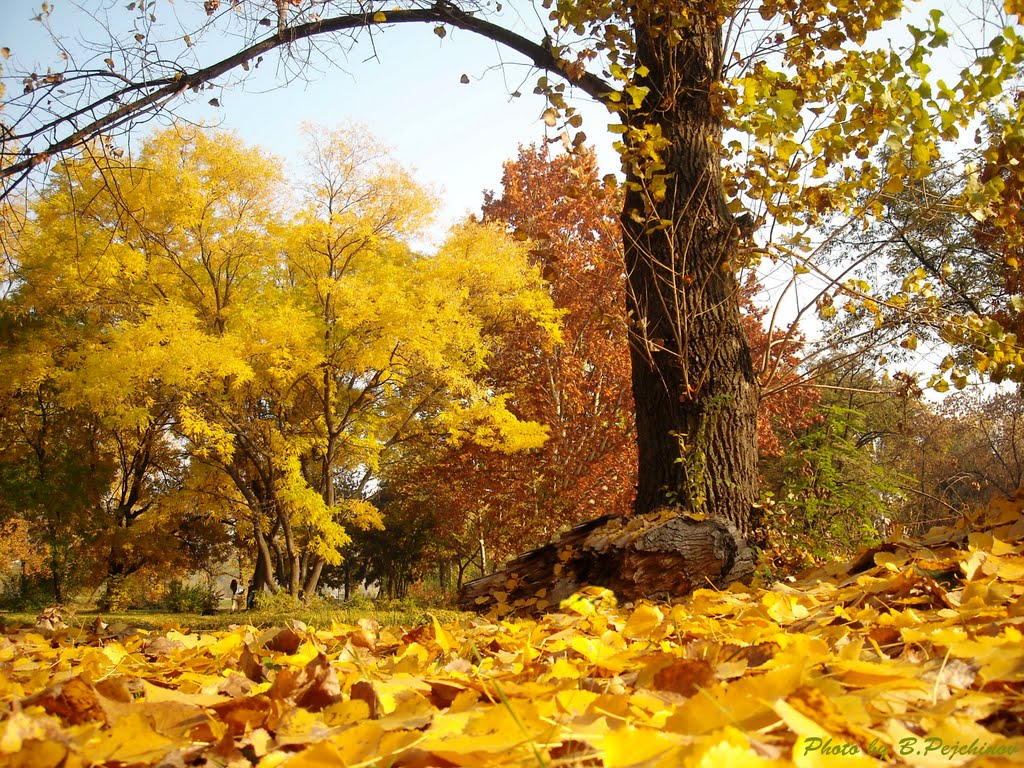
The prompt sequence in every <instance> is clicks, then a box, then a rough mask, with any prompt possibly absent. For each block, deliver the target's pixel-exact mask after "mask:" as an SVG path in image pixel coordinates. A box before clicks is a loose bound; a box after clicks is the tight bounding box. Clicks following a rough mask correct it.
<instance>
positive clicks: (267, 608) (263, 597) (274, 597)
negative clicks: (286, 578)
mask: <svg viewBox="0 0 1024 768" xmlns="http://www.w3.org/2000/svg"><path fill="white" fill-rule="evenodd" d="M301 605H302V603H301V602H300V601H299V600H297V599H296V598H295V597H293V596H292V595H291V594H290V593H289V592H287V591H285V590H281V591H279V592H270V591H267V590H263V589H261V590H260V591H259V592H257V593H256V598H255V600H254V601H253V608H254V609H255V610H256V611H257V612H258V613H267V614H282V613H283V614H288V613H289V612H292V611H295V610H296V609H297V608H299V607H300V606H301Z"/></svg>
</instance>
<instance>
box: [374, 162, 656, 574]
mask: <svg viewBox="0 0 1024 768" xmlns="http://www.w3.org/2000/svg"><path fill="white" fill-rule="evenodd" d="M617 202H618V201H617V191H616V189H615V188H614V187H612V186H610V185H609V184H607V183H606V182H602V181H601V179H600V176H599V175H598V171H597V163H596V159H595V157H594V155H593V153H592V152H589V151H584V150H581V151H579V152H577V153H575V154H565V153H563V154H559V155H553V154H551V153H550V152H549V151H548V150H547V149H546V148H544V147H538V146H533V147H525V148H520V152H519V156H518V157H517V158H516V159H515V160H514V161H509V162H507V163H506V164H505V167H504V172H503V175H502V185H501V188H500V190H498V191H497V192H493V193H487V194H486V195H485V202H484V206H483V213H484V219H485V221H489V222H493V223H496V224H499V225H501V226H503V227H504V228H506V229H507V230H508V231H509V232H510V233H512V234H513V236H514V237H515V238H518V239H520V240H522V241H524V242H527V243H528V244H529V245H530V246H531V250H530V251H529V255H530V261H531V263H533V264H534V265H535V266H536V268H537V269H539V270H540V272H541V274H542V275H544V276H545V279H546V284H547V289H548V291H549V292H550V294H551V297H552V300H553V302H554V305H555V307H556V308H557V310H558V312H559V314H560V321H561V332H560V337H559V339H558V340H557V341H555V342H554V343H552V341H551V340H550V339H547V338H545V332H544V329H543V328H540V327H537V326H536V325H532V326H531V325H530V324H520V326H519V327H517V328H516V329H515V330H514V331H513V332H510V333H507V334H505V335H504V336H503V337H502V340H501V343H500V344H499V345H497V346H496V348H495V350H494V353H493V355H492V356H491V357H490V359H489V360H488V364H487V371H486V380H487V382H488V386H491V387H493V388H494V389H496V390H499V391H507V392H511V393H512V395H513V400H514V408H515V412H516V414H517V415H518V416H519V417H520V418H523V419H527V420H529V421H535V422H538V423H541V424H544V425H546V426H547V427H548V439H547V440H546V441H545V443H544V444H543V445H542V446H540V447H538V448H535V449H533V450H530V451H515V452H510V451H507V450H502V449H496V448H493V447H487V446H482V445H459V446H452V445H451V444H450V442H448V441H442V442H440V443H437V442H431V443H427V444H424V445H422V446H420V447H419V448H418V449H417V450H410V451H406V452H405V453H404V454H403V455H402V457H401V459H400V460H399V461H395V462H392V464H391V466H390V468H389V470H388V472H387V480H386V482H387V487H388V491H389V498H390V502H389V504H390V506H392V507H393V508H396V509H398V508H400V509H401V513H400V514H404V516H405V517H406V518H411V517H413V516H414V515H415V514H416V513H417V512H418V514H419V515H420V516H422V517H424V518H429V519H433V520H435V521H436V531H437V535H436V540H437V544H438V546H439V547H440V548H442V549H443V551H444V552H445V553H447V555H446V557H447V559H450V560H451V561H453V562H455V563H456V564H457V566H458V570H459V574H460V576H459V578H458V579H457V582H458V584H459V585H460V586H461V583H462V578H461V577H462V575H463V574H464V573H465V568H466V565H467V563H468V562H469V561H475V562H476V563H477V565H478V567H479V568H480V570H481V572H487V571H489V570H491V569H492V568H493V567H494V566H495V565H496V564H498V563H500V562H502V561H503V560H505V559H507V558H508V557H510V556H512V555H514V554H516V553H517V552H519V551H521V550H522V548H523V547H524V545H525V546H532V545H536V544H540V543H543V542H544V541H546V540H547V539H549V538H550V537H551V536H552V535H553V534H554V533H555V532H557V531H558V530H560V529H562V528H564V527H566V526H568V525H573V524H576V523H578V522H580V521H582V520H585V519H587V518H589V517H592V516H593V515H594V512H595V510H601V511H602V512H606V513H616V514H626V513H628V512H629V511H630V509H631V508H632V505H633V495H634V493H635V482H636V481H635V466H636V456H635V451H636V449H635V443H634V440H633V414H632V410H633V409H632V397H631V392H630V381H629V358H628V348H627V345H626V326H625V321H624V318H623V316H622V308H623V307H624V294H625V281H624V279H623V276H622V263H621V247H622V246H621V238H620V236H619V232H620V230H619V225H618V221H617V218H616V214H615V210H616V207H617ZM396 514H399V513H397V512H396ZM383 535H384V536H385V537H386V536H387V535H388V534H387V532H385V533H384V534H383ZM439 554H440V553H439Z"/></svg>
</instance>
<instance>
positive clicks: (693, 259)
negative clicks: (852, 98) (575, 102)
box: [622, 13, 758, 534]
mask: <svg viewBox="0 0 1024 768" xmlns="http://www.w3.org/2000/svg"><path fill="white" fill-rule="evenodd" d="M709 16H710V17H711V18H709ZM713 16H714V14H707V13H693V14H691V15H690V18H689V20H687V21H682V20H679V19H676V21H678V22H679V23H680V25H681V26H679V27H678V28H676V29H671V26H672V24H670V21H671V19H670V20H668V21H667V20H666V19H665V17H664V16H662V17H660V18H657V19H650V18H645V17H638V18H637V19H636V23H635V29H636V44H637V66H638V68H640V67H641V66H643V67H646V68H647V69H648V73H647V75H646V76H645V77H638V78H637V85H640V86H646V87H647V88H649V89H650V92H649V93H648V94H647V96H646V98H645V99H644V101H643V106H642V107H641V108H640V109H637V110H631V111H629V112H628V113H627V117H626V123H627V125H628V126H629V128H630V129H631V131H634V133H633V135H630V134H629V133H627V135H626V145H627V154H626V163H627V169H626V170H627V193H626V197H625V205H624V209H623V215H622V226H623V233H624V238H623V239H624V247H625V260H626V272H627V279H628V289H629V290H628V309H629V312H630V318H629V319H630V327H631V354H632V364H633V396H634V399H635V401H636V431H637V441H638V444H639V484H638V489H637V501H636V511H637V512H640V513H643V512H648V511H650V510H652V509H655V508H657V507H660V506H663V505H665V504H666V503H669V504H675V505H679V506H682V507H685V508H688V509H690V510H692V511H694V512H698V513H705V512H706V513H707V514H710V515H712V516H714V517H719V518H722V519H725V520H728V521H729V522H731V523H732V524H733V525H735V527H736V528H737V529H738V530H739V531H740V532H741V533H744V534H746V533H748V532H749V523H750V513H751V508H752V505H753V503H754V502H755V501H756V499H757V427H756V416H757V400H758V386H757V380H756V378H755V375H754V370H753V365H752V362H751V358H750V350H749V348H748V346H747V341H746V338H745V336H744V334H743V329H742V326H741V324H740V314H739V286H738V283H737V280H736V277H735V268H736V265H735V256H736V250H737V239H738V237H739V234H740V233H739V229H738V227H737V225H736V223H735V220H734V218H733V217H732V215H731V214H730V213H729V211H728V208H727V206H726V201H725V195H724V193H723V190H722V172H721V157H720V147H721V146H722V128H721V124H720V122H719V119H718V117H717V116H716V112H715V109H714V108H713V104H712V101H713V98H714V95H713V86H714V84H715V83H716V82H717V81H718V80H719V77H720V72H721V69H722V43H721V28H720V24H719V23H718V22H717V21H715V19H714V18H713ZM676 35H678V38H676V37H675V36H676ZM641 71H643V70H641ZM652 128H653V130H652ZM659 130H660V136H661V139H662V141H661V142H660V146H659V142H658V140H657V139H656V138H651V137H652V136H656V135H657V133H658V132H659ZM641 131H642V133H641ZM650 151H653V152H655V153H656V155H657V157H658V158H659V161H660V163H662V164H663V165H664V168H659V167H658V166H657V165H655V164H654V162H652V161H651V160H650V158H649V154H650ZM658 222H661V224H660V225H659V224H658Z"/></svg>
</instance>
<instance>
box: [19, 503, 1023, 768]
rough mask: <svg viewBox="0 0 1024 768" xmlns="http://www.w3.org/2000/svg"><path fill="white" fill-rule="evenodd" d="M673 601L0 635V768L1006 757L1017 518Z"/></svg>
mask: <svg viewBox="0 0 1024 768" xmlns="http://www.w3.org/2000/svg"><path fill="white" fill-rule="evenodd" d="M969 522H970V525H969V528H964V527H961V528H958V529H946V530H937V531H934V532H933V533H932V534H930V535H929V536H928V537H926V538H925V540H924V541H920V542H909V541H899V542H892V543H889V544H886V545H885V546H884V547H882V548H880V549H878V550H875V551H872V552H868V553H865V554H864V555H863V556H862V557H860V558H859V559H858V560H857V561H855V562H853V563H847V564H844V565H842V566H840V565H836V566H834V567H832V568H831V569H830V570H828V571H823V572H819V573H817V574H814V575H812V576H810V577H809V578H806V579H804V580H802V581H799V582H795V583H790V584H784V585H783V584H779V585H776V586H774V587H773V588H771V589H764V590H761V589H749V588H744V587H738V588H735V589H733V590H730V591H711V590H702V591H698V592H697V593H695V594H694V595H692V596H691V597H690V598H688V599H687V600H685V601H684V602H681V603H680V604H677V605H654V604H645V603H640V604H636V605H632V606H617V605H616V604H615V601H614V599H613V598H612V597H611V596H610V594H608V593H605V592H602V591H601V590H594V589H592V590H590V591H587V592H584V593H581V594H579V595H577V596H576V597H574V598H573V599H572V600H570V601H567V602H566V603H565V604H563V607H562V610H561V612H559V613H555V614H551V615H548V616H546V617H545V618H543V619H541V620H539V621H528V620H492V621H488V620H484V619H477V618H468V617H467V618H464V619H461V620H459V621H457V622H447V623H444V624H442V623H441V622H438V621H437V620H434V621H432V622H429V623H427V624H425V625H423V626H420V627H417V628H412V629H401V628H396V627H380V626H378V625H377V624H376V623H375V622H373V621H372V620H362V621H361V622H360V623H359V624H357V625H340V624H335V625H333V626H331V627H329V628H323V629H313V628H308V627H306V626H304V625H302V624H299V623H295V624H293V625H291V626H286V627H283V628H279V629H271V630H265V631H260V630H257V629H254V628H252V627H247V626H240V627H238V628H236V629H233V630H229V631H225V632H216V633H212V632H211V633H189V632H185V631H177V630H170V631H159V632H158V631H152V630H149V631H147V630H135V629H131V628H125V627H121V628H119V629H115V628H113V627H103V626H101V625H99V624H97V625H96V626H95V627H94V628H93V629H92V630H83V629H66V628H65V629H53V630H46V629H38V628H32V629H27V628H23V629H18V628H8V629H7V630H5V632H4V634H3V635H2V636H0V701H2V702H3V710H2V720H0V765H23V766H32V767H33V768H48V767H51V766H65V767H67V768H72V767H73V766H92V765H105V766H134V765H161V766H249V765H259V766H261V767H270V766H279V765H287V766H288V768H312V767H313V766H371V765H373V766H377V765H384V766H386V765H393V766H406V767H407V768H412V767H414V766H415V767H425V766H452V765H457V766H463V765H465V766H488V765H531V766H533V765H536V766H561V765H572V766H575V765H580V766H590V765H593V766H609V767H610V768H623V767H625V766H672V767H675V766H714V768H728V767H729V766H755V767H756V766H768V765H780V766H782V765H792V764H795V765H800V766H819V765H821V766H828V765H836V766H843V767H844V768H847V767H849V768H855V767H856V766H860V765H869V764H870V765H877V764H882V763H895V764H907V765H920V766H946V765H978V766H982V765H984V766H990V765H991V766H996V765H1004V764H1006V765H1009V764H1011V763H1016V762H1021V761H1024V642H1022V625H1024V600H1022V593H1024V544H1022V543H1020V542H1021V541H1024V519H1022V516H1021V504H1020V503H1019V502H1005V503H1001V504H997V505H994V506H993V507H992V508H991V509H989V510H988V511H987V512H986V513H983V515H982V516H980V517H979V519H977V520H973V521H969Z"/></svg>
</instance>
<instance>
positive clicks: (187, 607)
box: [164, 579, 223, 614]
mask: <svg viewBox="0 0 1024 768" xmlns="http://www.w3.org/2000/svg"><path fill="white" fill-rule="evenodd" d="M222 597H223V595H221V593H220V591H219V590H217V589H216V588H215V587H214V586H213V585H212V584H209V585H202V584H183V583H182V582H180V581H178V580H177V579H175V580H174V581H172V582H171V583H170V587H169V589H168V592H167V597H166V598H165V599H164V605H166V606H167V609H168V610H169V611H173V612H174V613H201V614H205V613H212V612H213V611H214V610H215V609H216V607H217V605H218V603H220V601H221V598H222Z"/></svg>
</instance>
